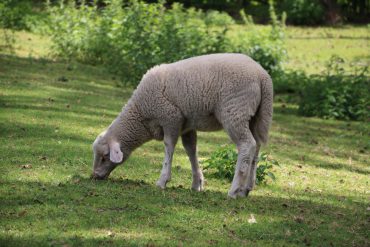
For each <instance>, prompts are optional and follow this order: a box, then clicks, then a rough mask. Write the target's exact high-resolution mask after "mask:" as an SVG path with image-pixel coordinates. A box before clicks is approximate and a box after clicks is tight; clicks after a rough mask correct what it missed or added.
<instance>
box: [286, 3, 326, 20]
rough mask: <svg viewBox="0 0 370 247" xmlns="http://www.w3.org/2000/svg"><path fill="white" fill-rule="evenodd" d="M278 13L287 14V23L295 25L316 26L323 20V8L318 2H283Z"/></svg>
mask: <svg viewBox="0 0 370 247" xmlns="http://www.w3.org/2000/svg"><path fill="white" fill-rule="evenodd" d="M279 9H280V11H285V12H286V13H287V16H288V18H287V21H288V22H289V23H291V24H296V25H317V24H321V23H323V21H324V20H325V19H324V17H325V12H324V8H323V6H322V4H321V2H320V1H319V0H283V2H282V3H281V5H279Z"/></svg>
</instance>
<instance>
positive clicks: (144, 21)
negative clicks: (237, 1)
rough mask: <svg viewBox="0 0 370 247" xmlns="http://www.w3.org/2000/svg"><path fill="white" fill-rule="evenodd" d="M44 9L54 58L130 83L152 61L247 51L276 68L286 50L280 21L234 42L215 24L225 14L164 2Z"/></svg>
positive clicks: (269, 67)
mask: <svg viewBox="0 0 370 247" xmlns="http://www.w3.org/2000/svg"><path fill="white" fill-rule="evenodd" d="M48 9H49V13H50V16H51V25H50V28H51V37H52V40H53V43H54V49H53V50H54V51H55V53H56V54H57V55H58V56H61V57H64V58H67V59H77V60H79V61H82V62H85V63H91V64H104V65H105V66H106V67H107V68H108V69H109V70H110V71H112V72H113V73H115V74H118V75H119V76H120V77H121V78H122V79H123V81H124V82H125V83H128V84H130V85H133V86H135V85H137V84H138V82H139V80H140V78H141V76H142V75H143V74H144V73H145V72H146V70H147V69H149V68H150V67H152V66H154V65H157V64H161V63H170V62H174V61H177V60H181V59H184V58H188V57H193V56H196V55H202V54H208V53H217V52H240V53H245V54H248V55H250V56H251V57H253V58H254V59H256V60H257V61H258V62H260V63H261V65H262V66H263V67H264V68H265V69H267V70H268V71H273V70H275V69H277V68H279V66H280V62H281V61H282V59H283V57H284V56H283V53H284V52H285V50H284V49H283V48H282V43H283V40H282V33H283V32H282V25H278V24H276V25H273V26H272V28H270V29H267V30H266V31H265V32H263V33H260V32H259V31H258V30H255V31H253V33H252V34H251V35H248V37H246V38H245V39H246V42H242V43H237V44H236V42H235V41H234V40H232V39H230V38H229V37H228V36H227V35H226V32H227V30H228V29H227V26H226V27H224V28H222V29H221V28H215V27H213V25H218V24H221V23H220V22H219V19H220V18H219V16H220V15H222V16H223V15H224V14H221V13H218V12H217V14H215V13H216V12H214V14H212V15H210V14H209V15H205V14H204V13H203V12H202V11H200V10H195V9H192V8H190V9H184V8H183V6H182V5H180V4H176V3H175V4H173V5H172V6H171V8H168V9H167V8H165V7H164V2H163V1H161V2H160V3H154V4H147V3H144V2H141V1H136V0H131V1H129V2H128V3H127V4H126V5H124V6H123V7H122V4H121V1H120V0H111V1H106V6H105V7H103V8H98V7H97V6H96V5H94V4H84V3H82V4H80V5H79V6H76V5H75V1H73V2H69V3H66V4H64V2H63V1H61V2H60V4H59V5H58V6H49V8H48ZM207 16H208V17H207ZM210 16H212V17H210ZM223 24H225V25H227V24H228V21H227V22H225V21H224V22H223ZM251 25H252V24H251Z"/></svg>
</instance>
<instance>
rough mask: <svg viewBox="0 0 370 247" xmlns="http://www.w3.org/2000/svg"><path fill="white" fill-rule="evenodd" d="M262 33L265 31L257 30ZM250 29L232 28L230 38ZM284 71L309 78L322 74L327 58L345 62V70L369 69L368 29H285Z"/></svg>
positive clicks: (365, 27)
mask: <svg viewBox="0 0 370 247" xmlns="http://www.w3.org/2000/svg"><path fill="white" fill-rule="evenodd" d="M257 28H259V29H261V30H263V29H266V28H268V27H266V26H257ZM248 31H249V28H246V27H244V26H242V25H235V26H233V27H232V28H231V32H230V33H229V35H231V36H232V37H235V38H237V37H238V35H245V34H248ZM285 41H286V44H285V45H286V49H287V52H288V59H287V61H286V62H284V67H285V68H287V69H294V70H303V71H305V72H307V73H308V74H318V73H321V72H322V71H323V70H324V68H325V65H326V63H327V62H328V61H329V59H330V57H331V56H333V55H339V56H340V57H342V58H344V59H345V61H346V63H347V65H346V67H347V68H348V67H352V66H353V65H356V66H370V50H369V47H370V27H368V26H343V27H305V28H302V27H293V26H288V27H287V28H286V36H285Z"/></svg>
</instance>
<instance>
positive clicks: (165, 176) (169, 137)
mask: <svg viewBox="0 0 370 247" xmlns="http://www.w3.org/2000/svg"><path fill="white" fill-rule="evenodd" d="M177 139H178V132H177V131H176V132H175V131H172V132H171V131H169V132H167V133H166V131H165V130H164V146H165V156H164V160H163V166H162V171H161V176H160V178H159V180H158V181H157V186H158V187H160V188H161V189H165V188H166V184H167V182H169V181H170V180H171V166H172V157H173V152H174V151H175V146H176V143H177Z"/></svg>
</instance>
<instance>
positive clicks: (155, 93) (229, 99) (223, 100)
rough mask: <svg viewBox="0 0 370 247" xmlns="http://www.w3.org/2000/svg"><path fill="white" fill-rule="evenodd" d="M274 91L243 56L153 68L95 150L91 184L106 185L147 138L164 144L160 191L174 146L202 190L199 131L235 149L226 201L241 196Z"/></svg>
mask: <svg viewBox="0 0 370 247" xmlns="http://www.w3.org/2000/svg"><path fill="white" fill-rule="evenodd" d="M272 101H273V89H272V80H271V78H270V76H269V74H268V73H267V72H266V71H265V70H264V69H263V68H262V67H261V66H260V65H259V64H258V63H257V62H255V61H254V60H252V59H251V58H250V57H248V56H246V55H243V54H233V53H227V54H210V55H203V56H198V57H193V58H188V59H185V60H181V61H178V62H175V63H171V64H162V65H159V66H155V67H153V68H152V69H150V70H149V71H148V72H147V73H146V74H145V75H144V76H143V77H142V80H141V82H140V84H139V85H138V87H137V89H136V90H135V91H134V92H133V95H132V97H131V98H130V99H129V101H128V103H127V104H126V106H124V107H123V109H122V112H121V113H120V114H119V116H118V117H117V118H116V119H115V120H114V121H113V122H112V124H111V125H110V126H109V127H108V129H107V130H106V131H105V132H103V133H102V134H100V135H99V136H98V137H97V138H96V140H95V141H94V144H93V151H94V162H93V175H92V176H93V178H95V179H105V178H107V177H108V176H109V174H110V173H111V172H112V170H113V169H114V168H116V167H117V166H118V165H119V164H121V163H123V162H124V161H125V160H126V159H127V158H128V157H129V155H130V154H131V152H132V151H133V150H135V149H136V148H137V147H139V146H140V145H142V144H143V143H145V142H147V141H149V140H153V139H155V140H160V141H164V146H165V157H164V161H163V166H162V171H161V175H160V178H159V180H158V181H157V183H156V184H157V186H158V187H160V188H162V189H164V188H165V187H166V184H167V182H169V181H170V179H171V164H172V157H173V153H174V149H175V145H176V143H177V140H178V138H179V136H180V135H181V139H182V144H183V146H184V148H185V151H186V153H187V155H188V157H189V160H190V163H191V168H192V175H193V181H192V189H194V190H196V191H201V190H203V185H204V177H203V173H202V171H201V169H200V167H199V163H198V157H197V147H196V143H197V132H196V131H217V130H221V129H224V130H225V131H226V133H227V134H228V135H229V137H230V139H231V140H232V141H233V142H234V143H235V144H236V146H237V149H238V159H237V164H236V168H235V175H234V178H233V181H232V185H231V188H230V190H229V193H228V195H229V196H230V197H232V198H236V197H245V196H247V195H248V194H249V192H250V191H251V190H252V189H253V187H254V184H255V179H256V167H257V158H258V152H259V149H260V146H261V145H262V144H265V143H266V142H267V139H268V131H269V127H270V123H271V121H272Z"/></svg>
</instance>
